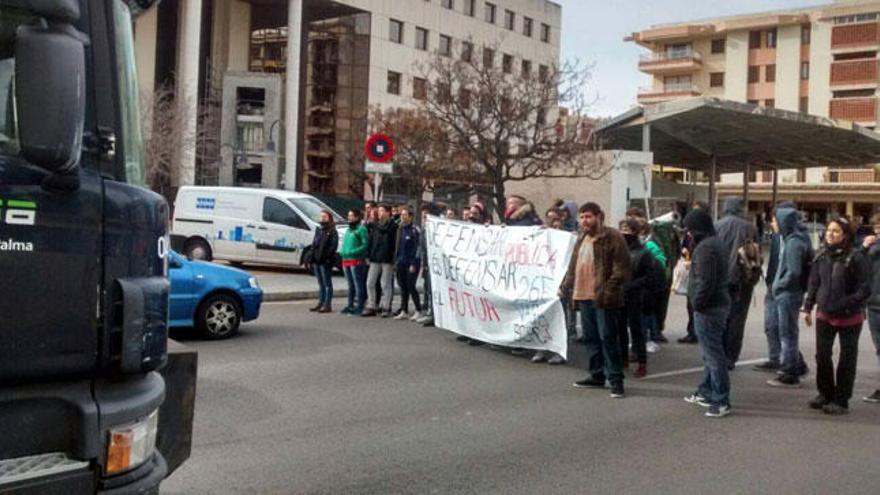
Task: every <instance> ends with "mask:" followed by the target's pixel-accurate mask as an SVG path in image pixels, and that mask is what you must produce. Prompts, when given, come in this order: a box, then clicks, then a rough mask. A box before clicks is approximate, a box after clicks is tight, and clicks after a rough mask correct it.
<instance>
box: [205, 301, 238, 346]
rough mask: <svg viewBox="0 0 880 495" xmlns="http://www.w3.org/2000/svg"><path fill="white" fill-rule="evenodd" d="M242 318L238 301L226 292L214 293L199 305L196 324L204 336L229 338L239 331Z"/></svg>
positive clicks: (211, 338)
mask: <svg viewBox="0 0 880 495" xmlns="http://www.w3.org/2000/svg"><path fill="white" fill-rule="evenodd" d="M241 318H242V311H241V305H240V304H238V301H236V300H235V299H234V298H232V297H230V296H227V295H225V294H214V295H213V296H208V298H207V299H205V300H204V301H202V304H200V305H199V309H198V312H197V313H196V325H197V327H198V329H199V332H201V334H202V337H204V338H206V339H208V340H221V339H228V338H229V337H232V336H233V335H235V334H236V333H237V332H238V327H239V326H240V325H241Z"/></svg>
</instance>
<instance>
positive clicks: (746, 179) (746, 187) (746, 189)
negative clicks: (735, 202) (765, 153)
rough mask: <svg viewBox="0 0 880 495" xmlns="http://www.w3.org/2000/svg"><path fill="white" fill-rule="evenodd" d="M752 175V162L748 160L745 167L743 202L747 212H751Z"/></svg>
mask: <svg viewBox="0 0 880 495" xmlns="http://www.w3.org/2000/svg"><path fill="white" fill-rule="evenodd" d="M751 175H752V164H751V162H746V166H745V168H744V169H743V204H744V206H745V209H746V214H748V213H749V178H750V177H751Z"/></svg>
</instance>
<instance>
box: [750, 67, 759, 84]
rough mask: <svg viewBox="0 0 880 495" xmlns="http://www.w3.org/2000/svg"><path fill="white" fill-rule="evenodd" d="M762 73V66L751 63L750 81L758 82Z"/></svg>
mask: <svg viewBox="0 0 880 495" xmlns="http://www.w3.org/2000/svg"><path fill="white" fill-rule="evenodd" d="M760 73H761V72H760V67H758V66H757V65H750V66H749V82H750V83H756V82H758V80H759V77H758V76H759V74H760Z"/></svg>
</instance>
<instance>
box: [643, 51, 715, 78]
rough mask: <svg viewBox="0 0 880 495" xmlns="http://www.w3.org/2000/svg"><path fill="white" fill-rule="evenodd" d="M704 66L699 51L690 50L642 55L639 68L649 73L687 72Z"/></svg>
mask: <svg viewBox="0 0 880 495" xmlns="http://www.w3.org/2000/svg"><path fill="white" fill-rule="evenodd" d="M702 67H703V59H702V57H701V56H700V53H699V52H696V51H693V50H688V51H686V52H678V53H662V52H661V53H652V54H650V55H642V57H641V59H640V60H639V70H640V71H642V72H645V73H647V74H687V73H691V72H696V71H698V70H700V68H702Z"/></svg>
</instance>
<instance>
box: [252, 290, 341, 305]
mask: <svg viewBox="0 0 880 495" xmlns="http://www.w3.org/2000/svg"><path fill="white" fill-rule="evenodd" d="M347 295H348V290H347V289H338V290H334V291H333V297H346V296H347ZM318 296H319V294H318V291H316V290H297V291H281V292H265V291H264V292H263V302H283V301H307V300H309V299H318Z"/></svg>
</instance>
